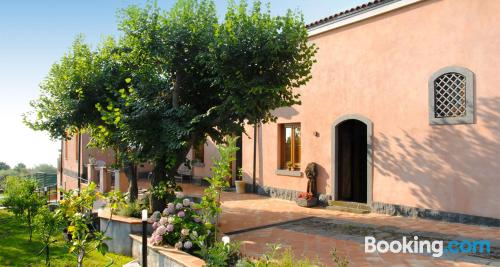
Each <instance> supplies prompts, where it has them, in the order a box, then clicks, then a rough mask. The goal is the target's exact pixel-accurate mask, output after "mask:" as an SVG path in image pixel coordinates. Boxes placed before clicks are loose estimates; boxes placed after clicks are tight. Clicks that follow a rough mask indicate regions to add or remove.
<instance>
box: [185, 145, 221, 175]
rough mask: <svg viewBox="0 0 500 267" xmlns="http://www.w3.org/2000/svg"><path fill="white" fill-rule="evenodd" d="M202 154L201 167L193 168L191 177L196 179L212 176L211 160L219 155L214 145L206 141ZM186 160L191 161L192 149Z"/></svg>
mask: <svg viewBox="0 0 500 267" xmlns="http://www.w3.org/2000/svg"><path fill="white" fill-rule="evenodd" d="M203 152H204V154H205V155H204V162H203V164H201V165H195V166H193V175H194V176H197V177H211V176H212V170H211V167H212V166H213V158H214V157H217V156H218V155H219V153H218V152H217V147H216V146H215V143H214V142H213V141H212V140H210V139H208V140H207V142H206V143H205V148H204V151H203ZM188 158H189V159H193V150H192V149H191V151H189V154H188Z"/></svg>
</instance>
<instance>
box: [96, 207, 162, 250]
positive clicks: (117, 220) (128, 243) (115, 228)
mask: <svg viewBox="0 0 500 267" xmlns="http://www.w3.org/2000/svg"><path fill="white" fill-rule="evenodd" d="M98 216H99V226H100V229H101V231H104V230H106V226H107V224H108V222H109V211H107V210H102V211H100V212H99V214H98ZM151 233H153V226H152V224H149V225H148V235H151ZM104 234H105V235H106V236H108V237H110V238H111V240H108V241H105V242H106V244H107V245H108V247H109V251H110V252H113V253H117V254H123V255H127V256H132V240H131V239H130V237H129V235H130V234H142V221H141V219H138V218H133V217H124V216H119V215H113V217H112V218H111V222H110V223H109V226H108V229H107V231H106V233H104Z"/></svg>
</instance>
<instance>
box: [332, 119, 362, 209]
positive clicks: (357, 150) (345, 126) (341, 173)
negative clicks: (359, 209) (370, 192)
mask: <svg viewBox="0 0 500 267" xmlns="http://www.w3.org/2000/svg"><path fill="white" fill-rule="evenodd" d="M337 146H338V154H337V162H336V164H337V166H338V174H337V177H338V181H337V182H338V187H337V188H338V196H339V200H345V201H353V202H362V203H366V199H367V191H366V190H367V189H366V184H367V177H366V164H367V143H366V124H364V123H363V122H361V121H358V120H347V121H344V122H342V123H340V124H339V125H338V126H337Z"/></svg>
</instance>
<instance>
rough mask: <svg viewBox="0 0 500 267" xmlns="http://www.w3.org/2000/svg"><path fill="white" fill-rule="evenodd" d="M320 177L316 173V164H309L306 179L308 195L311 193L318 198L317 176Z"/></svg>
mask: <svg viewBox="0 0 500 267" xmlns="http://www.w3.org/2000/svg"><path fill="white" fill-rule="evenodd" d="M317 175H318V173H317V171H316V163H314V162H311V163H309V164H307V167H306V177H307V193H311V194H312V195H313V196H316V193H317V192H316V176H317Z"/></svg>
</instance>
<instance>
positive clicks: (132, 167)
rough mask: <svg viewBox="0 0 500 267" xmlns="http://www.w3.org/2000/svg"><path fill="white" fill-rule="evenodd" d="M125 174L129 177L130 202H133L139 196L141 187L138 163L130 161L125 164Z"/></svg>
mask: <svg viewBox="0 0 500 267" xmlns="http://www.w3.org/2000/svg"><path fill="white" fill-rule="evenodd" d="M125 174H126V175H127V178H128V197H129V202H130V203H133V202H135V201H136V200H137V198H138V196H139V188H138V187H137V165H136V164H134V163H132V162H129V163H127V166H125Z"/></svg>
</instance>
